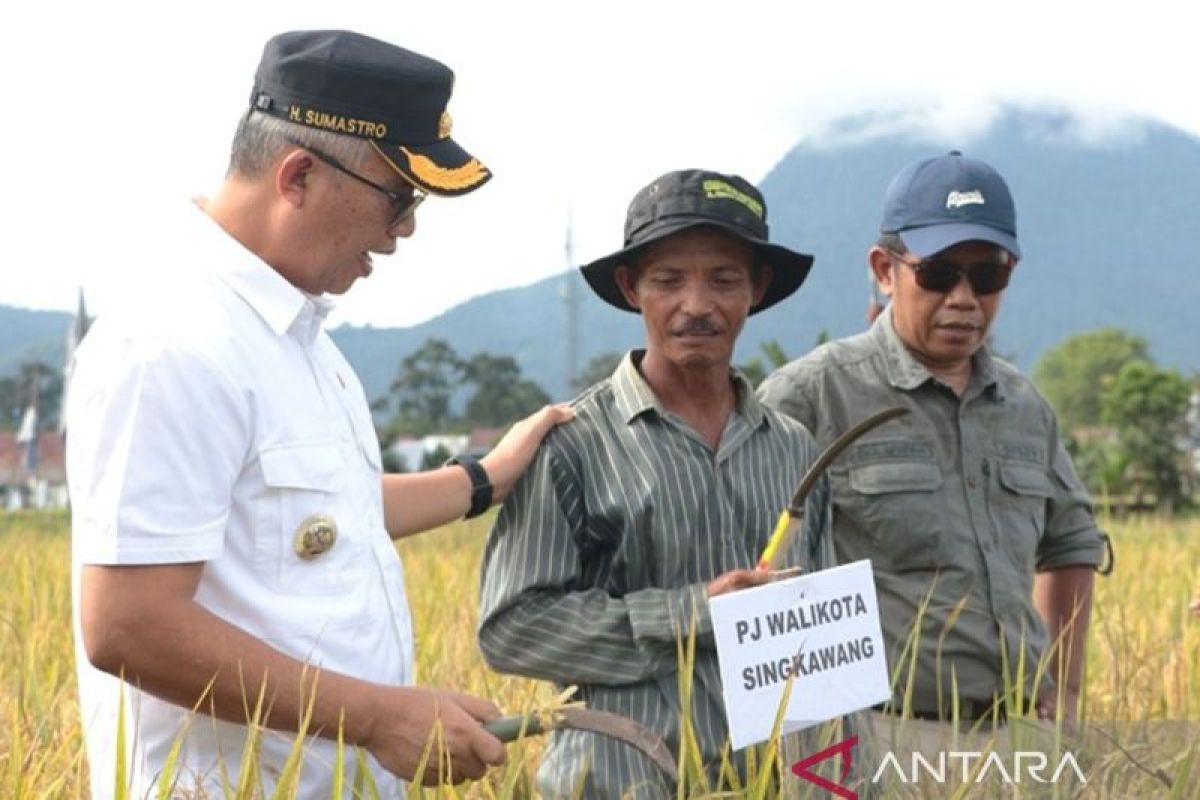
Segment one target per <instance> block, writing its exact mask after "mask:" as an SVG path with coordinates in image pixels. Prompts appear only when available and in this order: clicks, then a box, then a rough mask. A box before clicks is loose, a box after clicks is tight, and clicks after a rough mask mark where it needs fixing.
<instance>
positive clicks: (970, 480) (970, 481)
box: [967, 478, 975, 489]
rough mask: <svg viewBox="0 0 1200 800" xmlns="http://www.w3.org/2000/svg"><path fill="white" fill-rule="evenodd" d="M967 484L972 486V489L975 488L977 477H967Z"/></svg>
mask: <svg viewBox="0 0 1200 800" xmlns="http://www.w3.org/2000/svg"><path fill="white" fill-rule="evenodd" d="M967 486H970V487H971V488H972V489H974V488H975V479H974V478H967Z"/></svg>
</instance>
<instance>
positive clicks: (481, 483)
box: [446, 455, 492, 519]
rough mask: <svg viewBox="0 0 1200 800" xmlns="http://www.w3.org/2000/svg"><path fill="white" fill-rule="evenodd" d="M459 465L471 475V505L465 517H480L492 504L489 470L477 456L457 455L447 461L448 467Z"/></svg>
mask: <svg viewBox="0 0 1200 800" xmlns="http://www.w3.org/2000/svg"><path fill="white" fill-rule="evenodd" d="M456 464H457V465H458V466H460V467H462V468H463V469H465V470H466V471H467V475H469V476H471V507H470V508H469V509H468V510H467V515H466V517H464V519H471V518H472V517H478V516H479V515H480V514H482V513H483V512H485V511H487V510H488V508H490V507H491V505H492V481H491V479H490V478H488V474H487V470H485V469H484V468H483V464H480V463H479V459H478V458H476V457H475V456H467V455H462V456H455V457H454V458H451V459H448V460H447V461H446V466H447V467H452V466H454V465H456Z"/></svg>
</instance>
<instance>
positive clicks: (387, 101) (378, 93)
mask: <svg viewBox="0 0 1200 800" xmlns="http://www.w3.org/2000/svg"><path fill="white" fill-rule="evenodd" d="M453 89H454V73H453V72H451V71H450V68H449V67H447V66H446V65H445V64H443V63H441V62H440V61H436V60H434V59H432V58H428V57H426V56H423V55H421V54H419V53H414V52H412V51H410V50H405V49H404V48H402V47H396V46H395V45H392V44H388V43H387V42H382V41H380V40H378V39H372V38H371V37H370V36H364V35H362V34H361V33H354V32H352V31H289V32H287V33H281V34H279V35H278V36H275V37H273V38H272V39H271V40H270V41H268V42H267V44H266V47H264V48H263V56H262V61H260V62H259V65H258V71H257V72H256V73H255V76H254V90H253V91H252V92H251V94H250V107H251V109H253V110H254V111H258V112H261V113H263V114H270V115H272V116H275V117H278V118H279V119H283V120H287V121H289V122H295V123H299V124H301V125H307V126H308V127H311V128H317V129H320V130H324V131H330V132H332V133H342V134H346V135H348V136H357V137H358V138H360V139H366V140H367V141H369V142H370V143H371V145H372V146H373V147H374V148H375V149H376V150H377V151H378V152H379V154H380V155H381V156H383V158H384V159H385V160H386V161H387V162H388V163H389V164H391V166H392V168H393V169H395V170H396V171H397V172H399V173H400V174H401V175H403V176H404V177H405V178H406V179H407V180H409V181H410V182H412V183H413V184H415V185H416V186H418V187H419V188H421V189H424V190H425V191H427V192H430V193H432V194H438V195H460V194H466V193H467V192H470V191H472V190H474V189H478V188H479V187H480V186H482V185H483V184H485V183H487V181H488V179H489V178H491V177H492V173H491V171H489V170H488V168H487V167H485V166H483V165H482V164H480V163H479V161H478V159H476V158H474V157H472V156H471V154H470V153H468V152H467V151H466V150H464V149H463V148H462V147H461V146H459V144H458V143H457V142H455V141H454V140H453V139H451V138H450V129H451V127H452V124H453V123H452V121H451V119H450V115H449V114H448V113H447V112H446V103H448V102H449V100H450V93H451V91H453Z"/></svg>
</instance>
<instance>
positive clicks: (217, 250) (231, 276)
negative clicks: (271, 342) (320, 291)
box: [196, 207, 334, 344]
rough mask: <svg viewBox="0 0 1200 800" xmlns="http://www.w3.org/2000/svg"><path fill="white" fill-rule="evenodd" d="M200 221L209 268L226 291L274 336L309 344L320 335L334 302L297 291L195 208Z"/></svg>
mask: <svg viewBox="0 0 1200 800" xmlns="http://www.w3.org/2000/svg"><path fill="white" fill-rule="evenodd" d="M196 211H197V213H199V215H200V216H201V217H202V218H203V219H202V220H200V222H199V224H200V225H201V226H204V227H205V233H204V236H205V237H206V238H207V240H208V241H210V242H211V243H212V246H211V248H210V252H211V253H212V268H213V270H214V272H215V273H216V275H217V277H219V278H220V279H221V280H222V281H224V282H225V283H226V284H227V285H228V286H229V288H231V289H233V291H234V292H235V293H236V294H237V295H238V296H239V297H241V298H242V300H244V301H245V302H246V304H247V305H248V306H250V308H252V309H253V310H254V312H255V313H256V314H258V316H259V317H261V318H262V320H263V322H265V323H266V324H267V327H269V328H270V329H271V330H272V331H274V332H275V334H276V335H277V336H283V335H285V334H288V333H291V334H292V335H294V336H295V337H296V338H297V339H299V340H300V341H301V342H303V343H305V344H311V343H312V342H313V340H314V339H316V337H317V334H318V333H319V332H320V330H321V327H322V325H323V324H324V322H325V318H326V317H327V316H328V315H329V312H330V311H332V310H333V307H334V302H333V301H332V300H330V299H329V298H327V297H323V296H322V297H317V296H314V295H310V294H308V293H306V292H303V291H301V290H300V289H297V288H296V287H295V286H293V285H292V284H290V283H289V282H288V281H287V279H286V278H284V277H283V276H282V275H280V274H279V272H277V271H276V270H275V268H274V267H272V266H271V265H270V264H268V263H267V262H265V261H263V260H262V259H261V258H259V257H258V256H257V255H255V254H254V253H253V252H251V251H250V250H248V249H246V247H245V246H244V245H243V244H242V243H241V242H239V241H238V240H236V239H234V238H233V237H232V236H230V235H229V234H228V233H226V232H225V230H224V229H223V228H222V227H221V226H220V225H218V224H217V223H216V221H215V220H213V219H212V217H210V216H208V214H205V213H204V211H203V210H201V209H200V208H199V207H196Z"/></svg>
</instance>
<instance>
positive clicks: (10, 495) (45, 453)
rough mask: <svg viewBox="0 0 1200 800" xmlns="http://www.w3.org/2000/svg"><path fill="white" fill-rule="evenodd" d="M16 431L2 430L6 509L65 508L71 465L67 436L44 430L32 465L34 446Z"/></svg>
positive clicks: (0, 480)
mask: <svg viewBox="0 0 1200 800" xmlns="http://www.w3.org/2000/svg"><path fill="white" fill-rule="evenodd" d="M18 438H20V437H19V436H18V434H17V433H16V432H13V431H0V503H3V507H4V509H5V510H9V511H13V510H16V509H20V508H65V507H66V506H67V468H66V452H65V448H64V447H63V438H62V437H61V436H59V435H58V434H57V433H55V432H54V431H40V432H39V433H38V434H37V447H36V449H35V450H34V453H33V456H34V459H35V460H34V461H33V466H32V467H31V466H30V453H29V449H30V445H29V444H27V443H25V442H19V441H17V439H18Z"/></svg>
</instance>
